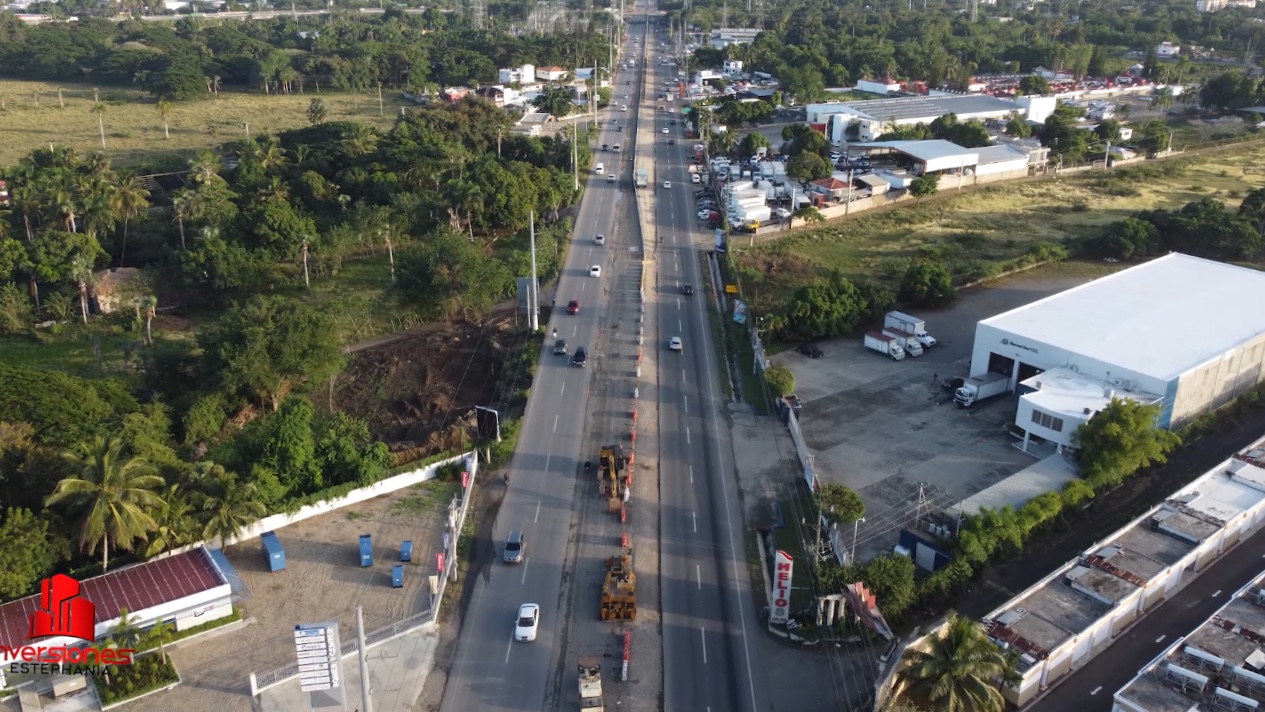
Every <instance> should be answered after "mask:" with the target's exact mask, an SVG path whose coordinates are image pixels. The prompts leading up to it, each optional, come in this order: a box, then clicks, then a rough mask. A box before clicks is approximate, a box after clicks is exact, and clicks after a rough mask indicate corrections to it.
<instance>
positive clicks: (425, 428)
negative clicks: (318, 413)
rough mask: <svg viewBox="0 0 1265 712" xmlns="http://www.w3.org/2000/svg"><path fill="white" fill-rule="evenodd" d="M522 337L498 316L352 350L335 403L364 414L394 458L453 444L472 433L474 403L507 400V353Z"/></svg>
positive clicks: (351, 412)
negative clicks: (478, 322)
mask: <svg viewBox="0 0 1265 712" xmlns="http://www.w3.org/2000/svg"><path fill="white" fill-rule="evenodd" d="M522 337H523V334H522V332H521V330H519V329H516V328H515V326H514V320H513V319H512V318H506V317H501V318H493V319H490V320H488V321H487V322H485V323H483V324H469V323H458V324H452V325H448V326H445V327H443V328H435V329H426V330H423V331H421V332H419V333H414V334H409V335H408V336H404V337H402V338H400V339H397V340H394V341H390V342H388V343H384V344H382V345H379V346H374V347H372V348H368V349H364V350H362V351H357V352H356V353H353V354H352V355H351V356H350V357H349V359H348V363H347V368H346V369H344V371H343V372H342V373H341V374H340V375H339V376H338V380H337V382H336V384H335V386H334V393H333V402H334V403H335V404H336V406H337V408H338V409H339V410H341V411H342V412H344V413H346V414H348V415H351V416H355V417H357V418H363V419H364V420H365V421H366V422H367V423H368V424H369V434H370V435H371V436H372V437H373V438H374V439H376V440H381V441H382V442H384V443H386V444H387V446H388V447H389V448H390V449H391V452H392V454H393V455H394V456H395V459H396V462H397V464H398V463H403V462H410V461H413V460H418V459H421V458H424V457H427V456H429V455H433V454H435V453H438V452H442V451H450V452H451V451H456V450H459V449H460V448H461V445H462V444H463V443H465V442H469V441H470V440H471V439H473V437H474V435H475V430H474V427H475V425H474V406H475V405H500V404H503V403H505V402H506V401H508V396H509V394H507V393H504V392H503V391H505V390H506V389H508V388H509V385H508V384H509V382H510V381H511V380H512V379H509V378H505V376H506V375H507V374H506V359H507V358H508V357H510V356H511V355H512V354H513V353H514V352H515V350H516V349H517V347H518V346H519V345H520V343H521V341H522ZM508 375H509V376H513V374H508ZM318 400H319V399H318Z"/></svg>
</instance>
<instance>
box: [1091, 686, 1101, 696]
mask: <svg viewBox="0 0 1265 712" xmlns="http://www.w3.org/2000/svg"><path fill="white" fill-rule="evenodd" d="M1101 689H1102V685H1099V686H1098V687H1095V688H1094V689H1092V690H1090V691H1089V694H1090V695H1096V694H1098V691H1099V690H1101Z"/></svg>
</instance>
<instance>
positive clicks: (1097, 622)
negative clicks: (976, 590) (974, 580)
mask: <svg viewBox="0 0 1265 712" xmlns="http://www.w3.org/2000/svg"><path fill="white" fill-rule="evenodd" d="M1260 444H1261V443H1259V442H1258V443H1256V444H1255V445H1253V446H1252V447H1249V448H1248V449H1246V450H1244V451H1242V452H1239V453H1236V454H1234V455H1233V456H1231V457H1230V458H1229V459H1227V460H1225V461H1224V462H1222V463H1221V464H1219V465H1217V467H1215V468H1213V469H1212V470H1210V471H1208V472H1207V473H1205V474H1204V475H1202V476H1201V477H1199V478H1198V479H1197V480H1195V481H1194V482H1192V483H1190V484H1189V485H1187V486H1185V487H1183V488H1182V489H1180V490H1178V491H1177V492H1175V493H1173V494H1172V495H1170V496H1169V497H1168V498H1167V499H1166V500H1165V501H1164V502H1163V503H1162V504H1160V505H1159V506H1157V507H1155V508H1154V509H1152V510H1150V511H1149V512H1147V513H1145V514H1143V515H1142V516H1141V517H1138V518H1137V519H1135V520H1133V521H1132V522H1130V523H1129V524H1128V525H1126V526H1125V527H1123V528H1122V529H1120V530H1118V531H1116V532H1114V533H1112V534H1111V535H1109V536H1107V537H1105V538H1104V539H1102V540H1101V541H1099V542H1098V543H1096V544H1094V545H1093V546H1091V547H1089V548H1088V549H1086V550H1085V551H1084V552H1082V553H1081V554H1080V555H1079V556H1078V557H1077V558H1076V559H1075V560H1074V561H1072V562H1070V563H1069V564H1067V565H1066V566H1064V567H1062V568H1060V569H1059V570H1057V571H1055V572H1054V573H1052V574H1050V575H1049V576H1047V577H1045V578H1044V579H1042V580H1041V581H1039V582H1037V583H1036V584H1035V585H1034V586H1032V587H1031V588H1029V589H1028V590H1026V591H1024V592H1023V593H1021V594H1019V595H1018V596H1016V597H1015V598H1013V599H1011V600H1010V601H1009V602H1008V603H1006V604H1005V605H1004V606H1002V607H1001V608H998V609H997V610H995V611H993V612H992V613H990V614H988V615H987V616H986V617H985V618H984V619H983V621H982V623H983V626H984V629H985V631H986V632H987V633H988V635H989V637H990V638H992V639H993V641H995V642H996V643H997V644H998V645H1000V646H1001V647H1002V648H1005V649H1008V650H1009V649H1014V650H1016V651H1017V652H1018V653H1019V656H1020V657H1019V664H1018V668H1017V671H1018V673H1019V676H1020V677H1019V680H1018V681H1017V682H1016V683H1014V684H1013V685H1006V686H1005V687H1003V688H1002V694H1003V695H1004V696H1005V697H1006V699H1007V700H1009V701H1010V702H1011V703H1013V704H1015V705H1016V706H1019V707H1023V706H1024V705H1025V704H1027V703H1028V702H1030V701H1032V700H1033V699H1034V698H1035V697H1037V696H1038V695H1039V694H1041V693H1042V692H1043V691H1045V690H1047V689H1049V687H1050V686H1052V685H1055V684H1058V682H1059V681H1060V680H1061V679H1063V678H1064V677H1066V676H1067V675H1068V674H1069V673H1071V672H1072V671H1074V670H1077V669H1079V668H1081V667H1083V666H1084V665H1086V664H1087V663H1088V662H1089V661H1090V660H1091V659H1092V658H1093V657H1094V656H1096V655H1098V654H1099V653H1101V652H1102V651H1103V650H1105V649H1106V648H1107V647H1108V646H1110V645H1111V644H1112V643H1113V642H1114V641H1115V640H1116V639H1117V638H1118V637H1119V636H1120V635H1121V634H1122V633H1123V632H1124V631H1125V630H1126V629H1128V628H1129V626H1130V625H1131V624H1132V623H1133V622H1134V621H1135V620H1137V619H1138V618H1140V617H1142V616H1144V615H1146V614H1147V613H1148V612H1149V611H1151V610H1153V609H1154V608H1155V607H1156V606H1158V605H1159V604H1160V603H1161V602H1163V601H1164V600H1165V599H1167V598H1169V597H1171V596H1172V595H1174V594H1175V593H1176V592H1177V591H1178V590H1180V589H1181V587H1182V586H1183V585H1184V584H1186V583H1188V582H1189V581H1190V580H1192V579H1193V578H1194V577H1196V576H1198V575H1199V574H1200V573H1201V572H1203V571H1204V570H1206V569H1207V568H1208V566H1209V565H1210V564H1211V563H1212V562H1213V561H1215V560H1216V559H1217V557H1219V556H1221V555H1222V554H1224V553H1225V552H1227V551H1228V550H1230V549H1231V548H1232V547H1234V546H1235V545H1236V544H1238V543H1239V542H1240V541H1242V540H1244V539H1246V538H1247V537H1248V536H1250V535H1251V534H1252V533H1253V532H1255V531H1256V530H1257V529H1258V528H1259V527H1260V525H1261V524H1262V522H1265V450H1262V449H1261V448H1260ZM1263 632H1265V631H1263ZM1258 655H1259V653H1258ZM1188 708H1189V707H1164V708H1151V709H1149V710H1148V712H1161V710H1163V712H1169V710H1173V712H1176V711H1177V710H1179V709H1188Z"/></svg>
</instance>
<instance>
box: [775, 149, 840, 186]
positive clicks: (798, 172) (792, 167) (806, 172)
mask: <svg viewBox="0 0 1265 712" xmlns="http://www.w3.org/2000/svg"><path fill="white" fill-rule="evenodd" d="M831 172H832V171H831V170H830V164H829V163H827V162H826V159H824V158H822V157H821V156H819V155H817V154H816V153H811V152H808V151H805V152H803V153H800V154H799V155H797V156H795V157H794V158H792V159H791V160H789V161H787V162H786V175H787V176H788V177H790V178H794V179H795V180H797V181H799V182H801V183H808V182H810V181H814V180H821V179H822V178H829V177H830V174H831Z"/></svg>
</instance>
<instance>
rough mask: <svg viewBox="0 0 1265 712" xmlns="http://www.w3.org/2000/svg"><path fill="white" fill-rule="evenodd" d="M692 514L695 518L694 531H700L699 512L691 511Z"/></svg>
mask: <svg viewBox="0 0 1265 712" xmlns="http://www.w3.org/2000/svg"><path fill="white" fill-rule="evenodd" d="M690 516H691V517H693V518H694V533H695V534H697V533H698V512H690Z"/></svg>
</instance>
